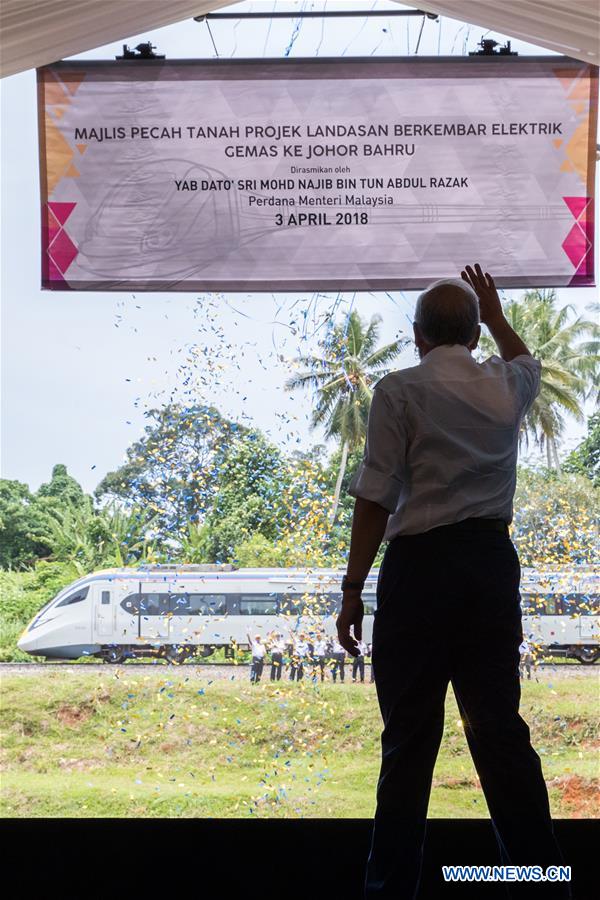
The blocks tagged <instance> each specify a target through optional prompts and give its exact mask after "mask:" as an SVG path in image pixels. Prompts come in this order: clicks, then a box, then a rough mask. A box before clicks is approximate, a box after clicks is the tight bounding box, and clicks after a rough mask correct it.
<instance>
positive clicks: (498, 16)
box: [396, 0, 600, 66]
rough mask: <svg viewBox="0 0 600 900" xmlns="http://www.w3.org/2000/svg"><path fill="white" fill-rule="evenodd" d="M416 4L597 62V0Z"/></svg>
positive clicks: (599, 30) (434, 1) (437, 0)
mask: <svg viewBox="0 0 600 900" xmlns="http://www.w3.org/2000/svg"><path fill="white" fill-rule="evenodd" d="M396 2H399V0H396ZM402 5H403V6H406V5H407V3H406V0H404V2H403V4H402ZM415 7H416V8H418V9H423V10H425V12H435V13H438V14H439V15H440V16H448V17H449V18H451V19H458V20H459V21H460V22H470V23H471V24H473V25H480V26H481V28H484V29H486V30H487V29H489V30H490V31H499V32H500V34H505V35H506V36H507V37H509V38H511V37H512V38H519V39H520V40H522V41H527V42H528V43H529V44H536V46H538V47H546V48H547V49H548V50H554V51H555V52H556V53H564V55H565V56H572V57H573V58H574V59H582V60H583V61H584V62H589V63H593V64H594V65H595V66H597V65H600V2H599V0H424V2H423V3H420V2H419V0H417V2H415Z"/></svg>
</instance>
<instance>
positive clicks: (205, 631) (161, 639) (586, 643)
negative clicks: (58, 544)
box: [18, 565, 600, 663]
mask: <svg viewBox="0 0 600 900" xmlns="http://www.w3.org/2000/svg"><path fill="white" fill-rule="evenodd" d="M342 575H343V572H342V571H341V570H336V569H315V570H299V569H236V568H235V567H234V566H231V565H224V566H218V565H186V566H170V565H156V566H149V567H145V568H138V569H133V568H132V569H114V570H105V571H101V572H95V573H92V574H90V575H86V576H84V577H83V578H80V579H79V580H78V581H75V582H73V583H72V584H70V585H69V586H68V587H66V588H64V590H62V591H61V592H60V593H59V594H58V595H57V596H56V597H55V598H54V599H53V600H51V601H50V602H49V603H48V604H47V605H46V606H44V608H43V609H42V610H41V611H40V612H39V613H38V615H37V616H36V617H35V618H34V619H33V621H32V622H31V623H30V624H29V625H28V626H27V628H26V629H25V631H24V632H23V634H22V636H21V638H20V640H19V642H18V646H19V648H20V649H21V650H24V651H25V652H27V653H30V654H32V655H33V656H39V657H45V658H48V659H80V658H81V657H86V656H87V657H96V658H100V659H104V660H106V661H107V662H113V663H118V662H123V661H124V660H125V659H127V658H131V657H147V656H154V657H162V658H164V659H167V660H169V661H171V662H183V661H184V660H185V659H186V658H188V657H190V656H203V657H206V656H210V655H211V653H213V652H214V650H215V649H217V648H220V647H223V648H225V651H226V653H227V654H228V655H230V654H231V653H232V648H233V647H234V646H236V645H237V647H239V648H246V647H247V646H248V637H247V635H248V633H250V634H253V635H255V634H259V635H262V636H264V638H267V636H268V635H269V634H270V633H272V632H280V633H282V634H283V635H284V636H285V637H287V636H289V635H291V634H293V633H294V632H295V633H302V632H304V633H305V634H306V635H307V636H308V637H309V638H310V636H311V635H312V634H314V633H315V631H317V630H320V631H322V632H324V633H325V634H326V635H327V636H333V635H335V620H336V616H337V613H338V611H339V607H340V602H341V593H340V584H341V579H342ZM377 576H378V571H377V570H376V569H374V570H372V572H371V574H370V575H369V577H368V579H367V582H366V585H365V590H364V592H363V601H364V604H365V621H364V626H363V639H364V640H365V641H366V642H367V643H368V642H370V640H371V635H372V629H373V613H374V611H375V608H376V593H375V592H376V585H377ZM599 580H600V577H599V576H598V574H595V573H594V572H590V571H589V570H586V571H579V572H578V571H575V570H572V571H570V572H561V573H556V572H548V573H541V572H538V571H533V570H531V569H529V570H528V569H524V570H523V573H522V581H521V602H522V609H523V632H524V634H525V636H526V637H528V638H529V639H530V641H531V642H532V643H533V644H534V645H535V646H537V647H538V648H540V649H541V650H542V651H543V652H545V653H549V654H552V655H562V656H569V657H573V658H576V659H579V660H580V661H581V662H585V663H593V662H595V661H596V659H598V657H599V656H600V646H599V643H598V637H599V633H600V609H599V604H598V599H599V593H598V591H599V587H600V585H599Z"/></svg>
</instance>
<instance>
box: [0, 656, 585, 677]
mask: <svg viewBox="0 0 600 900" xmlns="http://www.w3.org/2000/svg"><path fill="white" fill-rule="evenodd" d="M350 667H351V663H346V678H347V681H351V675H350ZM365 669H366V671H367V676H366V679H365V680H366V681H368V680H369V677H370V669H371V667H370V665H368V664H367V665H366V666H365ZM57 670H60V671H64V673H65V674H66V673H67V672H71V673H78V672H89V673H90V674H91V673H92V672H94V673H98V672H101V673H102V674H104V675H112V674H114V673H116V672H126V673H127V674H128V675H129V674H133V673H134V672H140V673H142V672H156V671H157V670H158V671H160V672H164V674H165V675H166V674H169V675H171V674H173V673H174V672H176V671H177V670H182V671H185V672H186V673H188V674H194V675H201V676H202V677H207V678H210V677H211V676H212V677H214V678H219V679H224V678H230V679H244V680H247V679H248V678H249V670H250V665H249V664H248V663H239V664H238V665H234V664H233V663H229V664H219V663H212V664H206V663H204V664H200V665H195V664H194V663H190V662H186V663H183V664H182V665H176V664H170V663H167V662H165V661H164V660H159V661H157V662H153V663H139V662H126V663H119V664H108V663H68V662H47V663H19V662H5V663H0V675H1V674H3V673H4V674H7V675H8V674H11V675H20V674H23V675H27V674H31V675H33V674H36V673H38V672H41V671H44V672H52V671H57ZM536 672H537V673H538V677H539V676H542V677H544V678H546V677H548V675H550V674H552V675H557V676H558V677H569V676H570V675H573V676H574V675H577V676H584V677H598V675H599V673H600V666H598V667H597V668H596V667H594V666H593V665H584V664H582V663H540V664H539V665H538V666H536V669H535V670H534V675H533V680H535V673H536ZM265 676H266V677H265ZM268 680H269V666H268V664H267V665H266V666H265V671H264V673H263V677H262V681H268ZM284 680H287V679H286V678H285V675H284Z"/></svg>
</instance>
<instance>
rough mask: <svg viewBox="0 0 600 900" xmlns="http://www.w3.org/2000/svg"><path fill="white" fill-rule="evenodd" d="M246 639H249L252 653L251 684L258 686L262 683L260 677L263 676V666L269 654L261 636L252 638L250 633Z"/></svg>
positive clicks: (257, 635)
mask: <svg viewBox="0 0 600 900" xmlns="http://www.w3.org/2000/svg"><path fill="white" fill-rule="evenodd" d="M246 637H247V638H248V643H249V645H250V650H251V651H252V664H251V667H250V682H251V683H252V684H258V682H259V681H260V676H261V675H262V671H263V666H264V663H265V653H266V652H267V650H266V647H265V645H264V644H263V642H262V638H261V636H260V634H256V635H255V636H254V638H252V637H251V636H250V633H249V632H248V633H247V634H246Z"/></svg>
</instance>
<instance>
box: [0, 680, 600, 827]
mask: <svg viewBox="0 0 600 900" xmlns="http://www.w3.org/2000/svg"><path fill="white" fill-rule="evenodd" d="M240 674H241V673H240V672H239V670H238V672H237V676H238V678H237V679H236V680H233V681H232V680H228V679H227V678H225V679H215V680H212V681H211V679H210V677H209V676H207V675H206V672H205V671H204V672H203V673H202V674H200V673H197V672H196V671H195V669H193V668H191V667H185V666H184V667H180V668H169V669H168V670H167V671H165V669H164V668H163V667H157V670H156V671H151V672H148V671H147V670H146V671H140V672H137V673H136V671H135V667H133V666H124V667H119V668H118V669H108V670H107V671H106V672H92V671H89V670H88V671H87V672H86V671H81V672H74V673H73V672H64V671H62V672H61V671H46V672H43V673H41V674H33V673H32V674H31V675H29V674H9V675H7V676H6V677H5V678H4V681H3V690H2V698H3V703H2V733H3V742H2V743H3V748H2V808H1V813H2V815H3V816H5V817H39V816H49V817H62V816H69V817H138V816H139V817H155V816H157V817H238V816H248V815H255V816H261V817H280V818H283V817H286V818H289V817H301V816H304V817H317V816H326V817H328V816H331V817H336V818H340V817H363V816H364V817H370V816H371V815H372V813H373V809H374V796H375V784H376V779H377V772H378V764H379V758H378V755H379V733H380V719H379V710H378V707H377V701H376V696H375V689H374V686H373V685H370V684H364V685H360V684H357V685H354V684H352V683H350V684H348V683H346V684H344V685H339V684H337V685H335V684H331V683H325V684H324V685H320V684H319V685H316V686H315V685H314V684H313V683H312V682H310V681H308V680H304V681H303V682H301V683H300V684H294V683H292V684H290V683H289V682H281V683H280V686H279V687H277V686H276V685H272V684H270V683H269V682H266V683H265V682H262V683H261V684H259V685H255V686H251V685H250V684H249V683H248V682H247V681H246V680H239V676H240ZM597 712H598V684H597V679H596V678H595V677H589V676H588V677H577V676H572V677H569V678H556V679H555V680H554V681H553V676H552V675H545V674H544V675H542V674H540V682H539V683H535V682H534V681H532V682H525V683H524V685H523V701H522V713H523V715H524V717H525V719H526V720H527V722H528V723H529V725H530V728H531V732H532V740H533V743H534V746H535V748H536V749H537V751H538V753H539V754H540V756H541V758H542V763H543V766H544V772H545V776H546V780H547V782H548V787H549V792H550V797H551V804H552V811H553V814H554V815H555V816H561V817H567V818H568V817H591V816H596V815H598V813H597V806H596V804H595V800H594V788H595V787H596V788H597V785H598V774H599V773H598V765H597V750H598V747H599V746H600V744H599V740H598V733H597ZM429 812H430V816H433V817H460V818H469V817H484V816H487V807H486V805H485V800H484V798H483V794H482V792H481V790H480V788H479V784H478V780H477V776H476V772H475V769H474V767H473V764H472V762H471V758H470V755H469V752H468V749H467V746H466V741H465V738H464V734H463V732H462V728H461V725H460V719H459V715H458V710H457V707H456V704H455V701H454V696H453V695H452V691H451V690H450V691H449V695H448V700H447V704H446V727H445V733H444V740H443V743H442V748H441V751H440V755H439V758H438V762H437V765H436V769H435V773H434V788H433V792H432V797H431V803H430V810H429Z"/></svg>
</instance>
